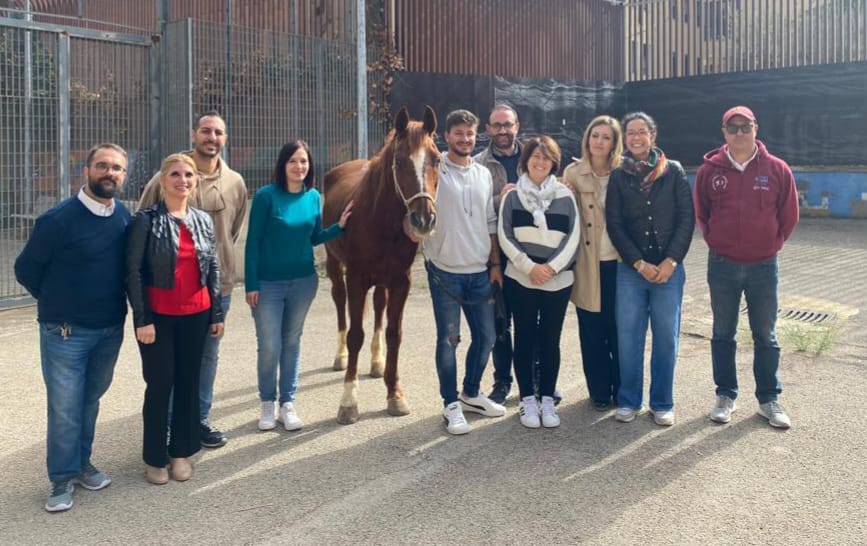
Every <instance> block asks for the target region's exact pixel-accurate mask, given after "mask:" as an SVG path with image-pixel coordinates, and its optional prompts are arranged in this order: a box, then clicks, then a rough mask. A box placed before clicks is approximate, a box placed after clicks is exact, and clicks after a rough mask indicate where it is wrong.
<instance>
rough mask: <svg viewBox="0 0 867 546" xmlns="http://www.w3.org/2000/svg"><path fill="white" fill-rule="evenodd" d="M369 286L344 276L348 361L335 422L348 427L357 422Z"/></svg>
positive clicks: (350, 276) (349, 276)
mask: <svg viewBox="0 0 867 546" xmlns="http://www.w3.org/2000/svg"><path fill="white" fill-rule="evenodd" d="M369 288H370V286H369V285H365V284H364V283H362V282H360V281H359V280H358V279H355V278H353V277H352V275H347V276H346V291H347V299H348V303H349V332H348V333H347V335H346V345H347V347H348V349H349V359H348V362H347V367H346V376H345V377H344V378H343V397H342V398H341V399H340V408H339V409H338V410H337V422H338V423H340V424H341V425H349V424H352V423H355V422H356V421H358V353H359V352H360V351H361V346H362V345H363V344H364V300H365V298H367V290H368V289H369Z"/></svg>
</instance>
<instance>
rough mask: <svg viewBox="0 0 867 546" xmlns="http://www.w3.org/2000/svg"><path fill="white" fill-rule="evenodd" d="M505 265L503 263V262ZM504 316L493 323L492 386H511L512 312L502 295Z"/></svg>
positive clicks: (504, 295)
mask: <svg viewBox="0 0 867 546" xmlns="http://www.w3.org/2000/svg"><path fill="white" fill-rule="evenodd" d="M503 263H505V262H503ZM503 302H504V303H505V308H506V316H505V318H504V320H497V321H496V323H495V326H496V333H497V340H496V341H495V342H494V350H493V351H491V358H492V359H493V361H494V384H497V383H502V384H504V385H511V384H512V355H513V350H512V310H511V309H510V306H509V298H508V297H506V294H505V292H504V293H503Z"/></svg>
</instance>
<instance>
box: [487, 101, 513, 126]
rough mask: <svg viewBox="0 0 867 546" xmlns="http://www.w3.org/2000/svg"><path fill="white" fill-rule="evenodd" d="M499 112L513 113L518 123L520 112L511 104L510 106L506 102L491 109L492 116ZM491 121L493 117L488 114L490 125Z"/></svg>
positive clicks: (499, 103)
mask: <svg viewBox="0 0 867 546" xmlns="http://www.w3.org/2000/svg"><path fill="white" fill-rule="evenodd" d="M497 110H505V111H506V112H511V113H512V116H514V117H515V121H516V122H517V121H518V112H516V111H515V109H514V108H512V105H511V104H508V103H505V102H498V103H497V104H495V105H494V107H493V108H491V114H493V113H494V112H496V111H497ZM490 120H491V115H490V114H488V122H489V123H490Z"/></svg>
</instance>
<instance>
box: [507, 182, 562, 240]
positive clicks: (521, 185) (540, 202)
mask: <svg viewBox="0 0 867 546" xmlns="http://www.w3.org/2000/svg"><path fill="white" fill-rule="evenodd" d="M515 189H516V190H517V192H518V200H519V201H520V202H521V205H522V206H523V207H524V209H525V210H526V211H527V212H529V213H530V214H532V215H533V224H535V225H536V227H537V228H539V229H540V230H542V231H548V222H547V220H545V211H547V210H548V207H550V206H551V202H552V201H554V197H555V195H556V193H557V178H556V177H555V176H554V175H553V174H549V175H548V178H546V179H545V180H543V181H542V183H541V184H539V185H538V186H537V185H536V184H534V183H533V181H532V180H530V177H529V176H527V175H526V174H522V175H521V177H520V178H518V184H517V186H516V188H515Z"/></svg>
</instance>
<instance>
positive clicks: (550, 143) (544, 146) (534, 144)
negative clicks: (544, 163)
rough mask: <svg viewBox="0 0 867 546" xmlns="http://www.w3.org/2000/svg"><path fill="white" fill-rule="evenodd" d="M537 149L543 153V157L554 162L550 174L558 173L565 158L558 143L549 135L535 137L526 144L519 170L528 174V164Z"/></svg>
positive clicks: (519, 160)
mask: <svg viewBox="0 0 867 546" xmlns="http://www.w3.org/2000/svg"><path fill="white" fill-rule="evenodd" d="M537 149H538V150H539V151H540V152H542V155H544V156H545V157H547V158H548V159H550V160H551V161H553V162H554V165H552V166H551V172H549V173H548V174H555V173H557V171H559V170H560V161H561V159H562V157H563V156H562V153H561V152H560V146H559V145H558V144H557V141H556V140H554V139H553V138H551V137H549V136H547V135H542V136H538V137H533V138H531V139H530V140H528V141H526V142H524V149H523V150H522V151H521V157H520V158H519V159H518V168H519V169H520V170H521V171H523V172H527V163H529V162H530V156H531V155H533V152H535V151H536V150H537Z"/></svg>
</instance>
